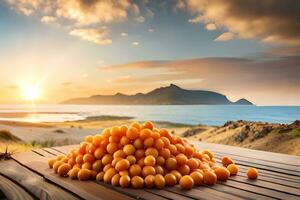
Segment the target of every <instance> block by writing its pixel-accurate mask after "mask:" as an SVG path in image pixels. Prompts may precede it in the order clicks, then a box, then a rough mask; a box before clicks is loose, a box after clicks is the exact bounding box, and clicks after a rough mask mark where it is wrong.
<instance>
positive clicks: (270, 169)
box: [215, 155, 300, 176]
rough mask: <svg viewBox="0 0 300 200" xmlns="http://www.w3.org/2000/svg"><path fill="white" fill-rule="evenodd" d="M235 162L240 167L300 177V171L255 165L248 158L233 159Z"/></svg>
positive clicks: (218, 157) (219, 157)
mask: <svg viewBox="0 0 300 200" xmlns="http://www.w3.org/2000/svg"><path fill="white" fill-rule="evenodd" d="M215 157H216V158H217V159H221V158H222V157H223V156H218V155H215ZM233 160H234V161H235V163H236V164H239V165H244V166H248V167H249V166H251V167H256V168H258V169H267V170H268V171H274V172H279V173H284V174H289V175H294V176H300V171H298V170H291V169H293V168H289V169H284V168H279V167H276V166H274V165H270V164H269V165H262V164H259V163H253V162H247V158H245V159H244V160H241V159H239V160H236V159H233Z"/></svg>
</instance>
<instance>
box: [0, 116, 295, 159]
mask: <svg viewBox="0 0 300 200" xmlns="http://www.w3.org/2000/svg"><path fill="white" fill-rule="evenodd" d="M133 121H136V119H135V118H133V117H129V116H110V115H101V116H90V117H86V118H85V119H82V120H75V121H64V122H37V123H34V122H20V121H11V120H0V144H1V145H0V146H2V149H1V148H0V151H3V147H4V146H5V145H7V144H9V145H10V146H12V148H16V149H19V150H20V151H24V149H25V150H26V149H28V148H29V149H30V148H35V147H50V146H61V145H68V144H76V143H79V142H80V141H81V140H82V139H83V138H84V137H85V136H86V135H94V134H97V133H99V132H101V131H102V129H104V128H107V127H112V126H119V125H123V124H127V125H129V124H130V123H132V122H133ZM153 123H154V124H155V126H156V127H158V128H166V129H167V130H168V131H169V132H171V133H174V134H177V135H181V136H182V137H185V138H186V139H189V140H197V141H203V142H209V143H217V144H225V145H231V146H239V147H245V148H250V149H258V150H265V151H273V152H278V153H286V154H291V155H300V121H295V122H293V123H291V124H282V123H269V122H253V121H243V120H237V121H228V122H226V123H225V124H223V125H222V126H209V125H200V124H199V125H192V124H186V123H173V122H168V121H153ZM2 130H6V131H8V132H9V133H11V134H12V135H13V136H15V137H17V138H19V139H20V141H9V140H3V139H1V131H2ZM298 149H299V150H298ZM17 151H18V150H17Z"/></svg>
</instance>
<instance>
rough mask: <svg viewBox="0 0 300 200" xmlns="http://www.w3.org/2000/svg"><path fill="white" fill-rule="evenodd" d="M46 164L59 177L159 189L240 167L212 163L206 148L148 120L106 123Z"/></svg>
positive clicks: (219, 176) (221, 176)
mask: <svg viewBox="0 0 300 200" xmlns="http://www.w3.org/2000/svg"><path fill="white" fill-rule="evenodd" d="M48 164H49V167H50V168H53V170H54V172H55V173H58V174H59V175H60V176H62V177H70V178H71V179H79V180H89V179H96V180H97V181H104V182H105V183H108V184H112V185H114V186H121V187H132V188H143V187H147V188H152V187H155V188H158V189H162V188H164V187H165V186H174V185H176V184H178V183H179V184H180V186H181V188H182V189H191V188H193V186H197V185H201V184H207V185H214V184H216V182H217V180H221V181H225V180H227V179H228V178H229V176H232V175H236V174H237V173H238V170H239V168H238V166H237V165H235V164H234V162H233V160H232V159H230V158H229V157H227V156H226V157H223V158H222V164H223V166H217V164H216V160H215V158H214V155H213V153H212V152H211V151H209V150H207V149H205V150H202V151H198V150H197V149H196V148H195V147H194V146H193V145H192V144H189V143H188V142H187V141H186V140H185V139H183V138H181V137H179V136H177V135H173V134H171V133H169V132H168V131H167V130H165V129H157V128H155V127H154V126H153V124H152V122H149V121H147V122H145V123H143V124H140V123H137V122H134V123H132V124H131V125H130V126H126V125H122V126H115V127H112V128H106V129H104V130H103V131H102V133H101V134H97V135H94V136H92V135H89V136H86V137H85V139H84V141H83V142H82V143H81V144H80V146H79V147H78V148H76V149H73V150H72V151H71V152H70V153H69V154H68V155H67V156H64V155H61V156H57V157H55V158H51V159H50V160H49V161H48ZM248 173H249V175H248ZM247 175H248V177H249V178H253V179H256V177H257V171H256V169H253V168H252V169H249V170H248V171H247Z"/></svg>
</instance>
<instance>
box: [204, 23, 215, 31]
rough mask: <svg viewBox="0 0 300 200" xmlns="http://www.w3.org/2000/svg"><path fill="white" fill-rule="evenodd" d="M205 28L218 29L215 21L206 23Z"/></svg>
mask: <svg viewBox="0 0 300 200" xmlns="http://www.w3.org/2000/svg"><path fill="white" fill-rule="evenodd" d="M205 28H206V29H207V30H209V31H213V30H216V29H217V26H216V25H215V24H213V23H209V24H206V25H205Z"/></svg>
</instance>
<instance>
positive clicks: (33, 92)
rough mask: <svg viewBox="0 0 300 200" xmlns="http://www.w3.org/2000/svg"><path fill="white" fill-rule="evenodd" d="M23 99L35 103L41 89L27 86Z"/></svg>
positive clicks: (23, 91)
mask: <svg viewBox="0 0 300 200" xmlns="http://www.w3.org/2000/svg"><path fill="white" fill-rule="evenodd" d="M22 93H23V98H24V99H25V100H27V101H34V100H36V99H37V98H38V97H39V89H38V87H37V86H33V85H31V86H26V87H24V88H22Z"/></svg>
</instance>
